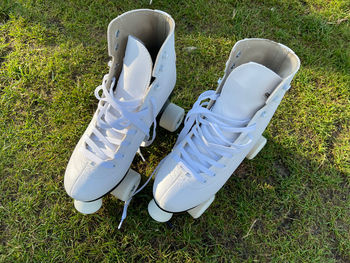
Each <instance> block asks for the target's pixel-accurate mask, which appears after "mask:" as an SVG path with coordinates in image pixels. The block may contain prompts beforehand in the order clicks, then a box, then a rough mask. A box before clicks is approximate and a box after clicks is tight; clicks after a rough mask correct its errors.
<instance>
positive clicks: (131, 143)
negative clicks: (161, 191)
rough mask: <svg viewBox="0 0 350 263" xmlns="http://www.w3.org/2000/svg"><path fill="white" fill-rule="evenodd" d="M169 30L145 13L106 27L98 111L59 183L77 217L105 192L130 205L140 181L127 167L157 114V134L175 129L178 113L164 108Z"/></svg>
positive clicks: (165, 19) (171, 80) (171, 67)
mask: <svg viewBox="0 0 350 263" xmlns="http://www.w3.org/2000/svg"><path fill="white" fill-rule="evenodd" d="M174 29H175V22H174V20H173V19H172V18H171V16H170V15H168V14H167V13H165V12H162V11H157V10H147V9H141V10H133V11H130V12H127V13H125V14H123V15H121V16H118V17H117V18H115V19H114V20H113V21H111V23H110V24H109V26H108V52H109V55H110V56H111V57H112V60H111V62H110V63H109V66H110V70H109V73H108V75H106V76H105V77H104V78H103V82H102V85H101V86H99V87H97V88H96V90H95V96H96V98H97V99H98V100H99V104H98V109H97V111H96V112H95V114H94V116H93V119H92V121H91V122H90V124H89V126H88V128H87V129H86V131H85V133H84V134H83V136H82V138H81V139H80V141H79V142H78V144H77V146H76V148H75V150H74V152H73V154H72V156H71V158H70V161H69V163H68V166H67V169H66V173H65V178H64V186H65V189H66V191H67V193H68V194H69V195H70V196H71V197H72V198H74V205H75V208H76V209H77V210H78V211H79V212H81V213H84V214H91V213H94V212H96V211H97V210H98V209H99V208H100V207H101V205H102V197H103V196H104V195H106V194H108V193H110V192H111V193H112V194H113V195H114V196H116V197H117V198H119V199H121V200H123V201H128V200H130V198H131V196H132V195H133V194H134V193H135V190H136V189H137V187H138V185H139V182H140V175H139V174H138V173H136V172H135V171H133V170H131V169H130V170H129V167H130V165H131V162H132V160H133V158H134V156H135V153H136V152H139V147H140V146H148V145H149V144H151V143H152V141H153V139H154V137H155V134H156V133H155V129H156V117H157V115H158V113H160V112H161V113H162V116H161V118H160V125H161V126H162V127H163V128H165V129H167V130H169V131H174V130H176V129H177V128H178V126H179V125H180V123H181V121H182V119H183V117H184V110H183V109H182V108H180V107H178V106H176V105H174V104H172V103H169V102H168V97H169V95H170V94H171V92H172V90H173V88H174V85H175V81H176V68H175V48H174ZM152 124H153V133H152V136H150V135H149V131H150V127H151V126H152ZM150 137H151V138H150Z"/></svg>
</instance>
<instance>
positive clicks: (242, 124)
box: [148, 39, 300, 222]
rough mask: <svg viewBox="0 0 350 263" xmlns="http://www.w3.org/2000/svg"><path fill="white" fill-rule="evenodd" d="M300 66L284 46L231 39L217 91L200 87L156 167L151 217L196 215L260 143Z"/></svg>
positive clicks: (263, 139)
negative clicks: (170, 147) (182, 124)
mask: <svg viewBox="0 0 350 263" xmlns="http://www.w3.org/2000/svg"><path fill="white" fill-rule="evenodd" d="M299 66H300V61H299V58H298V57H297V56H296V55H295V54H294V52H293V51H292V50H291V49H289V48H288V47H286V46H284V45H282V44H279V43H275V42H273V41H270V40H266V39H244V40H241V41H239V42H237V43H236V45H235V46H234V47H233V49H232V51H231V55H230V58H229V60H228V61H227V63H226V69H225V74H224V77H223V78H222V80H220V82H219V86H218V88H217V90H216V91H206V92H204V93H203V94H202V95H201V96H200V97H199V99H198V100H197V102H196V103H195V104H194V106H193V108H192V109H191V110H190V111H189V112H188V114H187V116H186V119H185V127H184V129H183V130H182V131H181V133H180V135H179V138H178V141H177V143H176V145H175V147H174V149H173V151H172V152H171V153H170V154H169V155H168V156H167V157H166V158H165V159H163V160H162V162H161V163H160V165H159V166H158V167H157V168H156V172H155V174H156V178H155V181H154V186H153V196H154V199H153V200H152V201H151V202H150V203H149V205H148V211H149V214H150V215H151V217H152V218H154V219H155V220H157V221H159V222H165V221H168V220H169V219H170V218H171V216H172V214H173V213H177V212H182V211H188V212H189V213H190V214H191V216H192V217H194V218H198V217H199V216H201V215H202V213H203V212H204V211H205V210H206V209H207V208H208V207H209V206H210V204H211V203H212V202H213V200H214V197H215V194H216V192H218V191H219V190H220V188H221V187H222V186H223V185H224V184H225V182H226V181H227V180H228V179H229V178H230V176H231V175H232V173H233V172H234V171H235V170H236V168H237V167H238V165H239V164H240V163H241V162H242V161H243V160H244V158H245V157H246V158H248V159H252V158H254V157H255V155H256V154H257V153H258V152H259V151H260V150H261V149H262V148H263V147H264V145H265V143H266V139H265V138H264V137H263V136H262V133H263V131H264V130H265V128H266V126H267V125H268V124H269V121H270V119H271V118H272V116H273V114H274V112H275V111H276V109H277V107H278V105H279V104H280V102H281V99H282V98H283V96H284V94H285V92H286V91H287V90H288V89H289V88H290V83H291V81H292V79H293V77H294V75H295V74H296V72H297V71H298V69H299Z"/></svg>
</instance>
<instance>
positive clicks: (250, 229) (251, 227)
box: [243, 219, 258, 238]
mask: <svg viewBox="0 0 350 263" xmlns="http://www.w3.org/2000/svg"><path fill="white" fill-rule="evenodd" d="M256 221H258V219H255V220H254V222H253V223H252V225H251V226H250V228H249V230H248V233H247V234H246V235H245V236H243V238H246V237H247V236H249V235H250V231H252V229H253V227H254V225H255V223H256Z"/></svg>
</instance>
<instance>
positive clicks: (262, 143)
mask: <svg viewBox="0 0 350 263" xmlns="http://www.w3.org/2000/svg"><path fill="white" fill-rule="evenodd" d="M266 142H267V140H266V138H265V137H264V136H261V137H260V138H259V139H258V141H257V142H256V144H255V145H254V146H253V148H252V149H251V150H250V152H249V153H248V154H247V156H246V157H247V159H248V160H251V159H253V158H254V157H255V156H256V155H257V154H258V153H259V152H260V151H261V149H262V148H264V146H265V144H266Z"/></svg>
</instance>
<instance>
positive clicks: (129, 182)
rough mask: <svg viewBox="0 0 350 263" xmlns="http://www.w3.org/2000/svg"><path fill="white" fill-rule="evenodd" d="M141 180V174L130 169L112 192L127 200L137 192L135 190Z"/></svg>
mask: <svg viewBox="0 0 350 263" xmlns="http://www.w3.org/2000/svg"><path fill="white" fill-rule="evenodd" d="M140 181H141V176H140V174H139V173H137V172H135V171H134V170H132V169H129V171H128V173H127V174H126V176H125V178H124V179H123V181H121V183H120V184H119V185H118V187H117V188H115V189H114V190H113V191H112V192H111V194H112V195H114V196H115V197H117V198H118V199H120V200H122V201H124V202H125V201H127V200H128V199H129V198H130V197H131V196H132V194H133V193H134V192H135V190H136V189H137V187H138V186H139V183H140Z"/></svg>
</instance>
